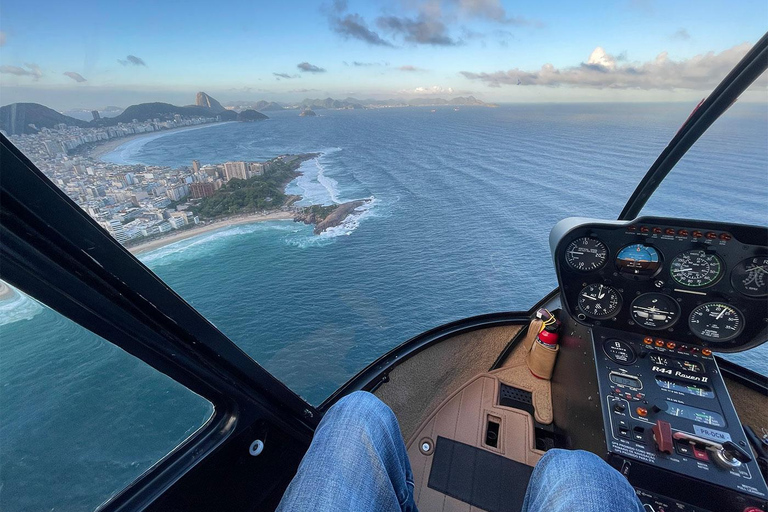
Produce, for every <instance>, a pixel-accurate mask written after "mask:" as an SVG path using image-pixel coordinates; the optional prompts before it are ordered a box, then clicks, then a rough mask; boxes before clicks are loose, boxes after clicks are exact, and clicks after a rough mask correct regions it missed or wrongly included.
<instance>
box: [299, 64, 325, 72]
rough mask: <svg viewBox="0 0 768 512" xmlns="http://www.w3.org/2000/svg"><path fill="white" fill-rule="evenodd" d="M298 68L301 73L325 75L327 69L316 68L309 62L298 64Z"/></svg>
mask: <svg viewBox="0 0 768 512" xmlns="http://www.w3.org/2000/svg"><path fill="white" fill-rule="evenodd" d="M296 67H297V68H299V69H300V70H301V71H306V72H307V73H325V69H324V68H321V67H318V66H315V65H314V64H310V63H309V62H302V63H301V64H296Z"/></svg>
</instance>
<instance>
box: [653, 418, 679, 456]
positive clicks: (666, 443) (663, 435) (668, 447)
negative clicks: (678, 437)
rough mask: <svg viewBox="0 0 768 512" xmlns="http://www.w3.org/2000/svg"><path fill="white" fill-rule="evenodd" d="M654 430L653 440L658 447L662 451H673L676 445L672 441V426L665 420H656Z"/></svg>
mask: <svg viewBox="0 0 768 512" xmlns="http://www.w3.org/2000/svg"><path fill="white" fill-rule="evenodd" d="M651 432H653V440H654V442H655V443H656V448H658V450H659V451H660V452H664V453H672V450H674V448H675V446H674V444H673V442H672V427H671V426H670V424H669V423H668V422H666V421H664V420H656V424H655V425H654V426H653V427H651Z"/></svg>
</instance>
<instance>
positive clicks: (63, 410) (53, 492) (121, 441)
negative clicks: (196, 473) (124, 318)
mask: <svg viewBox="0 0 768 512" xmlns="http://www.w3.org/2000/svg"><path fill="white" fill-rule="evenodd" d="M212 410H213V409H212V406H211V404H210V403H209V402H208V401H206V400H205V399H203V398H201V397H200V396H198V395H196V394H194V393H192V392H191V391H189V390H188V389H186V388H184V387H183V386H181V385H180V384H178V383H176V382H175V381H173V380H171V379H170V378H168V377H166V376H165V375H163V374H161V373H159V372H157V371H156V370H154V369H153V368H151V367H149V366H148V365H146V364H145V363H143V362H142V361H140V360H138V359H136V358H134V357H132V356H130V355H128V354H127V353H125V352H123V351H122V350H120V349H119V348H117V347H116V346H115V345H113V344H111V343H108V342H107V341H105V340H103V339H102V338H100V337H99V336H96V335H95V334H93V333H91V332H89V331H87V330H85V329H83V328H82V327H80V326H79V325H77V324H75V323H74V322H72V321H70V320H68V319H66V318H64V317H63V316H61V315H59V314H58V313H56V312H55V311H53V310H51V309H49V308H47V307H45V306H43V305H42V304H40V303H39V302H37V301H35V300H34V299H31V298H30V297H28V296H26V295H24V294H22V293H20V292H18V291H16V290H14V289H12V288H10V287H8V286H7V285H5V284H2V282H0V411H1V414H2V416H1V418H2V419H1V420H0V509H2V510H4V511H7V512H16V511H24V510H62V511H74V510H94V509H95V508H96V507H98V506H99V505H100V504H101V503H103V502H104V501H105V500H107V499H108V498H110V497H111V496H113V495H114V494H115V493H116V492H118V491H120V490H121V489H123V488H124V487H125V486H126V485H128V484H129V483H131V481H133V480H134V479H136V478H137V477H138V476H139V475H141V474H142V473H143V472H144V471H146V470H147V469H148V468H149V467H150V466H152V465H153V464H155V463H156V462H157V461H158V460H160V459H161V458H162V457H163V456H164V455H166V454H167V453H168V452H170V451H171V450H172V449H173V448H174V447H176V446H177V445H178V444H179V443H181V442H182V441H183V440H184V439H186V438H187V437H189V436H190V435H191V434H192V433H193V432H195V431H196V430H197V429H198V428H200V426H202V425H203V424H204V423H205V421H206V420H207V419H208V418H209V417H210V416H211V413H212Z"/></svg>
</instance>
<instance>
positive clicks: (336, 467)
mask: <svg viewBox="0 0 768 512" xmlns="http://www.w3.org/2000/svg"><path fill="white" fill-rule="evenodd" d="M277 510H278V511H281V512H283V511H305V510H306V511H312V512H332V511H334V512H335V511H339V512H342V511H343V512H347V511H360V512H364V511H371V512H390V511H391V512H400V511H403V512H416V511H417V508H416V503H415V502H414V498H413V472H412V471H411V464H410V462H409V461H408V454H407V453H406V450H405V443H403V438H402V435H401V434H400V427H399V426H398V423H397V419H396V418H395V415H394V413H393V412H392V410H391V409H390V408H389V407H387V406H386V405H385V404H384V403H383V402H382V401H381V400H379V399H378V398H376V397H375V396H373V395H372V394H370V393H365V392H362V391H358V392H355V393H352V394H350V395H348V396H346V397H344V398H342V399H341V400H339V401H338V402H337V403H336V404H335V405H334V406H333V407H331V408H330V409H329V410H328V412H327V413H326V415H325V417H324V418H323V420H322V421H321V422H320V425H319V426H318V427H317V430H316V431H315V437H314V439H313V440H312V444H311V445H310V447H309V450H307V454H306V455H305V456H304V459H303V460H302V461H301V464H300V465H299V469H298V471H297V473H296V476H295V477H294V479H293V481H292V482H291V484H290V485H289V486H288V489H287V490H286V491H285V494H284V495H283V499H282V501H281V502H280V505H279V506H278V507H277ZM539 511H541V512H544V511H546V512H566V511H568V512H643V507H642V505H641V504H640V501H639V500H638V499H637V496H636V495H635V492H634V490H633V489H632V486H631V485H629V483H628V482H627V480H626V479H625V478H624V477H623V476H621V474H619V472H618V471H616V470H615V469H613V468H612V467H610V466H609V465H608V464H606V463H605V462H604V461H603V460H602V459H601V458H600V457H598V456H596V455H593V454H591V453H588V452H584V451H567V450H549V451H548V452H547V453H546V454H545V455H544V456H543V457H542V458H541V460H540V461H539V463H538V464H537V465H536V468H534V470H533V474H532V475H531V481H530V483H529V484H528V491H527V492H526V495H525V503H524V505H523V512H539Z"/></svg>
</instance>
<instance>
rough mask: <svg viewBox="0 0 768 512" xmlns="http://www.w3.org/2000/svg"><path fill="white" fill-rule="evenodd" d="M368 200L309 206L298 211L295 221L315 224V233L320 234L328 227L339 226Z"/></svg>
mask: <svg viewBox="0 0 768 512" xmlns="http://www.w3.org/2000/svg"><path fill="white" fill-rule="evenodd" d="M366 202H367V201H365V200H358V201H349V202H348V203H341V204H333V205H330V206H319V205H314V206H308V207H306V208H303V209H302V210H301V211H299V212H297V213H296V214H295V215H294V217H293V221H294V222H303V223H304V224H314V225H315V229H314V233H315V234H316V235H319V234H320V233H322V232H323V231H325V230H326V229H330V228H333V227H336V226H339V225H340V224H341V223H342V222H344V220H345V219H346V218H347V217H349V216H350V215H352V214H353V212H354V211H355V209H357V208H359V207H360V206H363V205H364V204H365V203H366Z"/></svg>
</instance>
